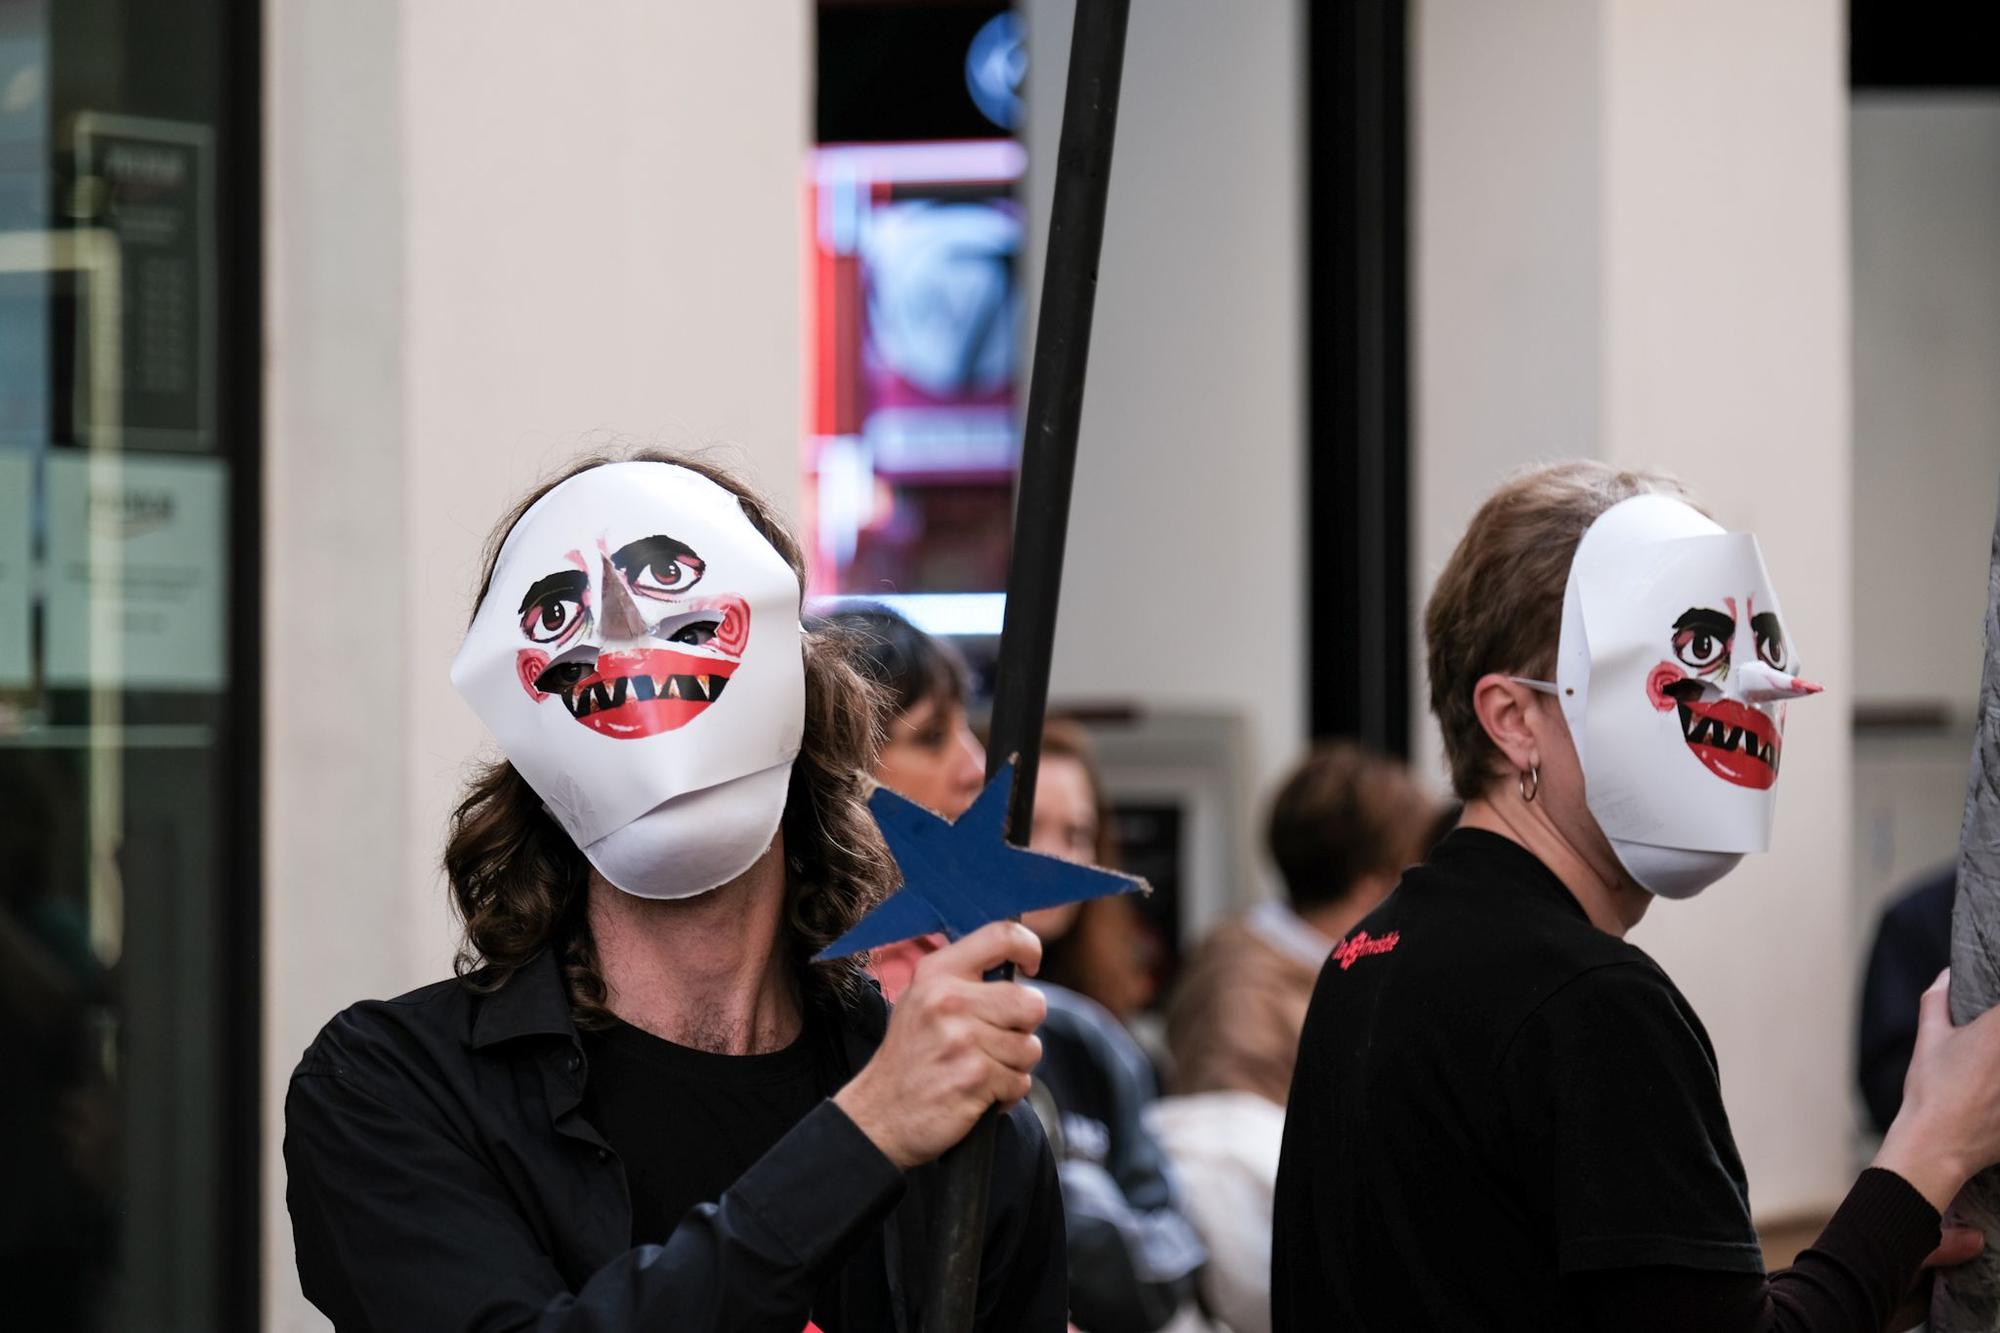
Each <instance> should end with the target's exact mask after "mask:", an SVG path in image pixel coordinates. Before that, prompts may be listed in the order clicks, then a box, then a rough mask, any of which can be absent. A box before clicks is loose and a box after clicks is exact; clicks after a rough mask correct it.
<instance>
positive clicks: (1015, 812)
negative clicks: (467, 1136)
mask: <svg viewBox="0 0 2000 1333" xmlns="http://www.w3.org/2000/svg"><path fill="white" fill-rule="evenodd" d="M1129 12H1130V0H1076V24H1075V26H1074V28H1072V30H1071V37H1070V49H1069V80H1068V83H1067V85H1066V87H1065V90H1064V93H1063V112H1062V133H1061V135H1060V137H1059V140H1058V142H1057V146H1056V170H1055V198H1054V199H1053V200H1052V201H1051V203H1050V207H1049V231H1048V243H1047V245H1046V247H1045V251H1046V262H1045V263H1044V265H1043V268H1042V306H1041V315H1040V319H1039V322H1038V323H1037V324H1036V327H1035V354H1034V361H1033V364H1032V367H1031V369H1030V372H1029V377H1028V410H1027V415H1026V417H1025V419H1024V436H1023V440H1022V445H1021V477H1020V484H1019V486H1018V488H1017V490H1016V493H1015V498H1014V544H1013V549H1012V551H1011V552H1010V554H1009V556H1008V566H1007V612H1006V618H1005V620H1004V621H1003V622H1002V624H1001V629H1000V660H999V664H998V666H997V667H996V668H995V669H994V683H993V721H992V734H991V743H990V744H989V745H988V746H987V751H986V754H987V765H988V767H987V772H988V774H989V776H990V775H991V774H992V773H993V772H994V771H995V770H997V769H998V768H999V767H1000V766H1001V765H1002V764H1004V763H1006V762H1007V760H1008V758H1009V757H1015V758H1016V766H1015V769H1014V787H1013V790H1012V792H1011V793H1010V795H1009V799H1008V804H1007V837H1008V839H1009V841H1012V842H1017V843H1018V842H1025V841H1027V833H1028V830H1029V828H1030V827H1031V826H1032V825H1033V823H1034V810H1035V774H1036V769H1037V761H1038V760H1039V758H1040V755H1041V747H1042V722H1043V718H1044V715H1045V714H1046V712H1047V710H1048V701H1049V667H1050V663H1051V660H1052V659H1053V657H1054V655H1055V641H1056V604H1057V599H1058V594H1059V593H1060V592H1061V591H1062V566H1063V547H1064V544H1065V542H1066V541H1067V539H1068V536H1069V499H1070V485H1071V482H1072V480H1073V478H1074V477H1075V473H1076V449H1077V433H1078V428H1079V426H1080V425H1081V423H1082V420H1083V379H1084V369H1085V363H1086V362H1087V361H1088V359H1089V353H1090V323H1091V314H1092V312H1093V310H1094V309H1095V306H1096V300H1097V258H1098V254H1099V252H1100V251H1101V250H1102V248H1103V244H1104V212H1105V203H1106V198H1107V195H1108V193H1109V189H1110V184H1111V145H1112V138H1113V134H1114V132H1115V130H1116V129H1117V124H1118V90H1119V85H1120V83H1121V78H1122V74H1123V71H1124V65H1125V25H1126V19H1127V17H1128V15H1129ZM1005 975H1007V976H1011V975H1012V967H1011V965H1010V966H1009V967H1008V968H1007V969H1006V970H1005ZM995 1116H996V1111H995V1109H994V1108H991V1107H989V1108H988V1109H987V1112H986V1114H985V1115H983V1116H981V1117H980V1119H979V1123H978V1124H976V1125H974V1126H973V1128H972V1132H971V1133H970V1134H968V1135H967V1136H966V1137H965V1139H964V1140H963V1141H962V1142H961V1143H959V1145H958V1146H957V1147H955V1148H953V1149H952V1150H951V1151H950V1152H949V1153H947V1154H946V1155H945V1157H944V1160H943V1162H942V1164H941V1168H940V1169H941V1172H942V1176H941V1179H940V1183H939V1188H938V1200H939V1202H938V1216H937V1219H936V1227H935V1230H934V1231H933V1242H934V1244H935V1246H936V1248H935V1250H934V1251H933V1256H932V1257H933V1264H932V1272H931V1283H930V1289H929V1291H927V1292H926V1293H925V1300H924V1308H923V1310H922V1313H921V1316H920V1318H921V1326H922V1328H923V1330H924V1333H970V1330H971V1328H972V1316H973V1306H974V1303H975V1300H976V1298H977V1296H978V1293H979V1261H980V1255H981V1251H982V1250H983V1248H984V1239H985V1230H986V1198H987V1190H988V1187H989V1184H990V1182H991V1178H992V1174H993V1134H994V1120H995Z"/></svg>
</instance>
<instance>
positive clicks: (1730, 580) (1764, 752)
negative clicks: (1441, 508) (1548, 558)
mask: <svg viewBox="0 0 2000 1333" xmlns="http://www.w3.org/2000/svg"><path fill="white" fill-rule="evenodd" d="M1798 672H1799V659H1798V650H1797V648H1796V647H1795V646H1794V644H1793V643H1792V639H1791V636H1790V634H1789V632H1788V631H1787V628H1786V624H1785V620H1784V615H1783V612H1782V611H1781V610H1780V609H1779V606H1778V596H1777V593H1776V592H1775V591H1774V590H1773V589H1772V587H1771V579H1770V575H1769V574H1768V573H1766V572H1765V569H1764V558H1763V554H1762V553H1761V552H1760V551H1759V550H1758V548H1757V539H1756V538H1755V537H1753V536H1751V535H1749V534H1748V533H1732V532H1725V531H1724V530H1723V529H1722V528H1721V527H1719V526H1718V525H1717V524H1716V523H1715V522H1713V521H1712V520H1710V519H1709V518H1707V517H1706V516H1704V515H1703V514H1701V513H1700V512H1699V511H1698V510H1696V509H1694V508H1692V507H1691V506H1689V505H1687V504H1685V503H1683V502H1682V501H1679V500H1676V499H1672V498H1670V497H1667V496H1663V495H1641V496H1636V497H1634V498H1632V499H1629V500H1626V501H1624V502H1622V503H1620V504H1617V505H1614V506H1613V507H1612V508H1610V509H1608V510H1606V511H1605V512H1604V513H1603V514H1602V515H1600V516H1599V517H1598V519H1597V521H1596V522H1594V523H1593V524H1592V525H1591V526H1590V528H1589V530H1588V531H1587V532H1585V533H1584V536H1583V540H1582V541H1581V542H1580V543H1578V545H1577V549H1576V555H1575V558H1574V559H1573V560H1572V562H1571V565H1570V573H1569V582H1568V586H1567V588H1566V590H1565V592H1564V596H1563V627H1562V640H1561V644H1560V646H1559V647H1558V650H1557V665H1556V681H1555V684H1556V690H1557V693H1558V696H1559V697H1560V699H1561V701H1562V707H1563V713H1564V717H1565V720H1566V721H1567V722H1568V723H1569V729H1570V735H1571V737H1572V739H1573V740H1574V742H1575V744H1576V749H1577V758H1578V760H1579V761H1580V762H1581V764H1582V768H1583V779H1584V795H1585V799H1586V800H1587V802H1588V804H1589V806H1590V812H1591V814H1592V815H1593V816H1594V817H1595V818H1596V820H1597V823H1598V825H1599V827H1601V828H1602V829H1603V830H1604V833H1605V835H1606V837H1607V838H1609V840H1610V842H1611V845H1612V848H1613V850H1614V851H1616V852H1617V854H1618V857H1619V859H1620V860H1621V861H1622V862H1623V863H1624V865H1625V868H1626V869H1627V870H1628V871H1629V872H1630V873H1631V874H1632V876H1633V878H1634V879H1636V880H1637V881H1638V882H1639V883H1640V884H1642V885H1644V886H1645V887H1646V888H1648V889H1650V890H1652V891H1653V892H1654V893H1657V894H1660V895H1662V896H1663V897H1672V898H1683V897H1688V896H1691V895H1692V894H1694V893H1698V892H1700V891H1701V890H1702V889H1703V888H1705V887H1707V886H1708V885H1709V884H1711V883H1713V882H1714V881H1715V880H1717V879H1719V878H1721V877H1722V876H1723V875H1724V874H1726V873H1728V871H1729V870H1731V869H1732V868H1734V866H1735V865H1736V863H1737V862H1738V861H1739V860H1741V859H1742V857H1743V856H1744V855H1745V854H1747V853H1750V852H1761V851H1764V850H1765V849H1766V848H1768V847H1769V846H1770V839H1771V820H1772V814H1773V811H1774V810H1775V808H1776V790H1775V789H1776V785H1777V781H1778V773H1779V769H1780V760H1781V758H1782V754H1783V746H1784V733H1785V701H1786V700H1788V699H1792V698H1797V697H1801V696H1804V695H1808V694H1813V693H1816V692H1818V689H1819V687H1818V686H1816V685H1813V684H1811V683H1810V682H1807V681H1805V680H1803V679H1801V678H1800V677H1799V675H1798Z"/></svg>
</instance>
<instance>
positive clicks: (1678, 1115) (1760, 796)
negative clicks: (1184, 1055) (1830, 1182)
mask: <svg viewBox="0 0 2000 1333" xmlns="http://www.w3.org/2000/svg"><path fill="white" fill-rule="evenodd" d="M1424 629H1425V638H1426V647H1427V651H1428V665H1429V673H1430V702H1431V708H1432V711H1433V712H1434V713H1435V714H1436V716H1437V719H1438V723H1439V727H1440V729H1441V731H1442V733H1443V737H1444V745H1445V752H1446V757H1447V759H1448V760H1449V761H1450V766H1451V773H1452V780H1453V785H1454V786H1455V788H1456V789H1457V793H1458V795H1459V796H1460V798H1461V799H1463V800H1464V802H1465V811H1464V815H1463V816H1462V818H1461V820H1460V823H1459V826H1458V828H1457V829H1456V830H1455V831H1454V832H1452V833H1451V834H1449V835H1448V836H1447V837H1446V838H1445V839H1444V840H1443V841H1442V842H1441V843H1440V844H1439V845H1438V847H1437V848H1436V849H1435V850H1434V851H1433V852H1432V853H1431V855H1430V857H1429V858H1428V859H1427V861H1426V862H1425V863H1424V864H1422V865H1419V866H1417V867H1414V868H1413V869H1411V870H1410V871H1409V872H1407V873H1406V874H1405V875H1404V877H1403V878H1402V881H1401V883H1400V884H1399V885H1398V887H1397V888H1396V889H1395V891H1394V892H1393V893H1392V894H1391V895H1390V896H1389V898H1388V899H1387V900H1386V901H1385V902H1384V903H1383V904H1382V905H1381V906H1380V907H1378V908H1376V909H1375V910H1374V911H1373V912H1371V913H1370V914H1369V915H1368V916H1367V917H1365V918H1364V919H1363V920H1362V921H1361V922H1360V923H1359V924H1358V925H1357V926H1356V927H1355V928H1354V929H1353V930H1352V931H1351V932H1350V933H1349V934H1348V935H1347V936H1346V937H1345V938H1343V939H1342V940H1341V941H1340V942H1339V943H1338V944H1337V945H1336V946H1335V947H1334V949H1333V951H1332V954H1331V956H1330V957H1329V959H1328V961H1327V963H1326V965H1325V966H1324V967H1323V968H1322V970H1321V973H1320V979H1319V983H1318V986H1317V988H1316V990H1315V993H1314V997H1313V1001H1312V1005H1311V1008H1310V1010H1309V1012H1308V1014H1307V1018H1306V1026H1305V1030H1304V1034H1303V1037H1302V1039H1301V1042H1300V1047H1299V1058H1298V1065H1297V1070H1296V1073H1295V1075H1294V1078H1293V1083H1292V1088H1291V1096H1290V1102H1289V1106H1288V1110H1287V1119H1286V1124H1285V1137H1284V1146H1283V1149H1282V1152H1281V1156H1280V1167H1279V1173H1278V1186H1277V1197H1276V1201H1275V1205H1274V1234H1273V1245H1272V1250H1273V1257H1272V1307H1273V1310H1272V1313H1273V1327H1274V1328H1275V1329H1278V1330H1302V1329H1319V1328H1342V1329H1397V1330H1403V1329H1430V1328H1453V1329H1456V1328H1478V1329H1524V1330H1525V1329H1536V1330H1541V1329H1548V1328H1591V1329H1599V1328H1602V1329H1619V1330H1653V1329H1657V1330H1669V1329H1672V1330H1685V1329H1702V1330H1705V1333H1736V1331H1738V1330H1765V1329H1774V1330H1775V1329H1787V1330H1792V1329H1797V1330H1804V1329H1813V1330H1829V1329H1842V1330H1845V1329H1853V1330H1862V1329H1866V1330H1871V1331H1876V1330H1881V1329H1884V1328H1898V1329H1900V1328H1906V1327H1908V1326H1909V1325H1910V1324H1911V1323H1914V1322H1916V1320H1917V1319H1918V1318H1920V1317H1921V1310H1919V1309H1914V1308H1911V1307H1910V1306H1908V1305H1906V1304H1905V1302H1906V1300H1907V1299H1908V1298H1910V1297H1911V1296H1912V1294H1913V1288H1914V1287H1915V1285H1916V1283H1917V1280H1918V1278H1919V1275H1920V1271H1921V1270H1922V1269H1923V1268H1924V1267H1927V1266H1937V1265H1942V1264H1948V1263H1955V1262H1962V1261H1963V1260H1965V1259H1967V1258H1969V1257H1971V1255H1973V1254H1976V1253H1977V1252H1978V1250H1979V1247H1980V1238H1979V1234H1978V1233H1977V1232H1976V1231H1967V1230H1965V1229H1961V1228H1950V1229H1945V1230H1942V1231H1941V1228H1940V1214H1941V1212H1942V1210H1943V1209H1944V1208H1945V1206H1946V1205H1947V1204H1948V1203H1950V1201H1951V1199H1952V1197H1953V1196H1954V1195H1955V1194H1956V1192H1957V1190H1958V1187H1959V1186H1960V1185H1961V1184H1962V1183H1963V1182H1964V1181H1965V1179H1966V1178H1967V1177H1968V1176H1969V1175H1970V1174H1971V1173H1972V1172H1973V1171H1975V1170H1977V1169H1979V1168H1981V1167H1983V1166H1986V1165H1988V1164H1990V1163H1993V1162H1995V1161H1996V1160H2000V1019H1994V1018H1990V1017H1989V1018H1981V1019H1979V1020H1978V1021H1976V1022H1974V1023H1972V1024H1970V1025H1968V1026H1967V1027H1965V1028H1961V1029H1953V1028H1952V1027H1951V1024H1950V1021H1949V1018H1948V1015H1947V1013H1946V1008H1945V1002H1944V994H1943V990H1942V987H1941V986H1940V987H1934V988H1933V990H1932V992H1931V993H1930V994H1929V995H1927V996H1926V998H1925V1000H1924V1004H1923V1015H1922V1019H1921V1030H1920V1034H1919V1036H1918V1039H1917V1051H1916V1056H1915V1059H1914V1060H1913V1061H1912V1064H1911V1069H1910V1076H1909V1083H1908V1088H1907V1093H1906V1097H1905V1100H1904V1104H1903V1111H1902V1113H1901V1115H1899V1116H1898V1118H1897V1120H1896V1123H1895V1125H1894V1126H1893V1127H1892V1128H1891V1129H1890V1131H1889V1133H1888V1136H1887V1137H1886V1138H1885V1140H1884V1141H1883V1144H1882V1149H1881V1151H1880V1153H1878V1154H1877V1156H1876V1158H1875V1161H1874V1163H1873V1165H1872V1166H1871V1167H1870V1168H1869V1169H1868V1170H1866V1171H1864V1172H1863V1173H1862V1174H1861V1176H1860V1178H1859V1179H1858V1180H1857V1181H1856V1182H1855V1185H1854V1187H1853V1189H1852V1190H1851V1192H1850V1193H1849V1194H1848V1196H1847V1199H1846V1201H1845V1202H1844V1203H1843V1204H1842V1206H1841V1207H1840V1209H1839V1210H1838V1212H1837V1213H1836V1214H1835V1215H1834V1217H1833V1219H1832V1221H1831V1222H1830V1223H1829V1224H1828V1225H1827V1227H1826V1229H1825V1231H1824V1232H1823V1233H1822V1234H1821V1236H1820V1238H1819V1240H1818V1242H1817V1243H1816V1245H1815V1246H1814V1247H1813V1248H1811V1249H1809V1250H1808V1251H1806V1252H1805V1253H1804V1254H1803V1255H1801V1256H1800V1258H1799V1260H1798V1261H1797V1263H1796V1264H1795V1265H1794V1266H1793V1267H1792V1268H1790V1269H1788V1270H1784V1271H1781V1272H1779V1273H1776V1274H1770V1275H1767V1274H1766V1273H1765V1272H1764V1269H1763V1263H1762V1257H1761V1250H1760V1247H1759V1244H1758V1239H1757V1234H1756V1232H1755V1230H1754V1229H1753V1228H1752V1226H1751V1222H1750V1212H1749V1204H1748V1188H1747V1183H1746V1181H1745V1179H1744V1173H1743V1167H1742V1163H1741V1160H1740V1158H1739V1157H1738V1154H1737V1151H1736V1147H1735V1143H1734V1141H1733V1139H1732V1136H1731V1133H1730V1128H1729V1120H1728V1116H1727V1114H1726V1113H1725V1111H1724V1109H1723V1104H1722V1095H1721V1087H1720V1083H1719V1076H1718V1072H1717V1068H1716V1062H1715V1053H1714V1049H1713V1047H1712V1046H1711V1044H1710V1042H1709V1040H1708V1036H1707V1033H1706V1032H1705V1031H1704V1030H1703V1028H1702V1025H1701V1021H1700V1019H1699V1018H1697V1017H1696V1015H1695V1013H1694V1011H1693V1009H1692V1008H1691V1007H1690V1006H1689V1005H1688V1003H1687V1000H1686V999H1685V998H1684V997H1683V996H1682V995H1681V993H1680V992H1679V990H1678V989H1676V987H1675V986H1674V983H1673V982H1672V981H1671V980H1670V979H1669V978H1668V977H1667V975H1666V973H1665V972H1663V971H1662V970H1661V969H1660V967H1659V966H1658V964H1656V963H1655V962H1654V961H1653V960H1652V959H1651V958H1649V957H1648V956H1647V955H1646V954H1645V953H1643V952H1642V951H1641V950H1639V949H1638V948H1636V947H1634V946H1633V945H1631V944H1629V943H1627V942H1626V940H1625V935H1626V933H1627V932H1628V931H1630V930H1631V929H1632V928H1633V927H1634V926H1635V925H1637V924H1638V922H1639V920H1640V918H1641V917H1643V916H1644V915H1645V913H1646V911H1647V909H1648V908H1649V907H1650V906H1651V904H1652V902H1653V900H1654V898H1655V897H1665V898H1685V897H1688V896H1691V895H1693V894H1695V893H1698V892H1700V891H1702V890H1703V889H1704V888H1707V887H1709V886H1710V885H1712V884H1714V883H1715V882H1716V881H1717V880H1719V879H1721V878H1722V877H1723V876H1724V875H1726V874H1727V873H1728V872H1729V871H1730V870H1731V869H1732V868H1733V867H1734V866H1735V865H1736V864H1737V863H1738V862H1739V861H1740V860H1741V858H1742V857H1743V856H1745V855H1747V854H1750V853H1754V852H1758V851H1762V850H1764V849H1765V847H1766V846H1767V845H1768V840H1769V836H1770V827H1771V818H1772V812H1773V801H1774V799H1775V796H1776V792H1777V790H1778V787H1779V786H1780V781H1779V779H1780V773H1781V769H1782V765H1783V763H1784V762H1785V761H1784V756H1783V749H1784V744H1785V741H1784V729H1785V718H1786V711H1787V708H1788V706H1789V703H1788V701H1791V700H1801V699H1806V698H1807V697H1808V696H1810V695H1812V694H1814V693H1817V692H1818V687H1817V686H1815V685H1813V684H1811V683H1810V682H1809V681H1807V680H1805V679H1803V678H1802V677H1801V676H1800V674H1799V673H1800V671H1801V669H1802V668H1801V658H1800V654H1799V649H1798V647H1797V646H1796V645H1795V643H1794V642H1793V639H1792V635H1791V630H1792V626H1790V625H1789V624H1788V623H1787V622H1786V620H1785V618H1784V614H1783V611H1782V609H1781V607H1780V605H1779V602H1778V599H1777V595H1776V593H1775V592H1774V590H1773V589H1772V587H1771V583H1770V578H1769V576H1768V574H1767V573H1766V571H1765V568H1764V563H1763V559H1762V556H1761V554H1760V553H1759V551H1758V548H1757V544H1756V541H1755V539H1754V538H1752V537H1750V536H1748V535H1745V534H1737V533H1727V532H1725V531H1724V530H1723V529H1722V528H1721V527H1720V526H1718V525H1717V524H1716V523H1714V522H1713V521H1712V520H1710V519H1709V518H1708V517H1707V516H1706V515H1705V514H1703V513H1702V512H1701V511H1700V510H1698V509H1696V508H1695V507H1694V506H1693V505H1692V504H1691V503H1690V502H1689V500H1688V499H1687V497H1686V495H1685V493H1684V492H1683V491H1682V490H1681V488H1680V487H1679V486H1678V485H1677V484H1676V483H1674V482H1673V481H1671V480H1670V479H1668V478H1665V477H1662V476H1658V475H1654V474H1647V473H1631V472H1620V471H1617V470H1614V469H1612V468H1610V467H1608V466H1606V465H1603V464H1599V463H1586V462H1577V463H1566V464H1558V465H1554V466H1549V467H1544V468H1540V469H1536V470H1534V471H1530V472H1528V473H1526V474H1523V475H1522V476H1519V477H1517V478H1515V479H1514V480H1512V481H1510V482H1508V483H1507V484H1505V485H1503V486H1502V487H1501V488H1500V489H1499V490H1498V491H1497V492H1495V493H1494V494H1493V495H1492V496H1491V497H1489V498H1488V500H1487V501H1486V502H1485V504H1484V505H1483V506H1482V507H1481V508H1480V510H1479V512H1478V513H1477V514H1476V515H1475V516H1474V518H1473V520H1472V523H1471V525H1470V527H1469V528H1468V530H1467V532H1466V534H1465V537H1464V538H1463V539H1462V540H1461V541H1460V543H1459V545H1458V548H1457V550H1456V551H1455V552H1454V553H1453V555H1452V557H1451V560H1450V561H1449V562H1448V563H1447V565H1446V567H1445V569H1444V571H1443V573H1442V574H1441V575H1440V576H1439V578H1438V582H1437V586H1436V589H1435V590H1434V592H1433V594H1432V596H1431V600H1430V604H1429V606H1428V608H1427V611H1426V614H1425V624H1424ZM1802 706H1804V707H1812V706H1814V705H1813V704H1811V703H1810V702H1807V703H1805V704H1803V705H1802ZM1793 762H1797V761H1793ZM1717 891H1718V892H1727V891H1728V890H1727V889H1726V888H1724V889H1718V890H1717ZM1771 947H1773V948H1777V947H1782V944H1781V943H1780V942H1778V941H1773V942H1772V944H1771ZM1899 1320H1900V1322H1897V1321H1899Z"/></svg>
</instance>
